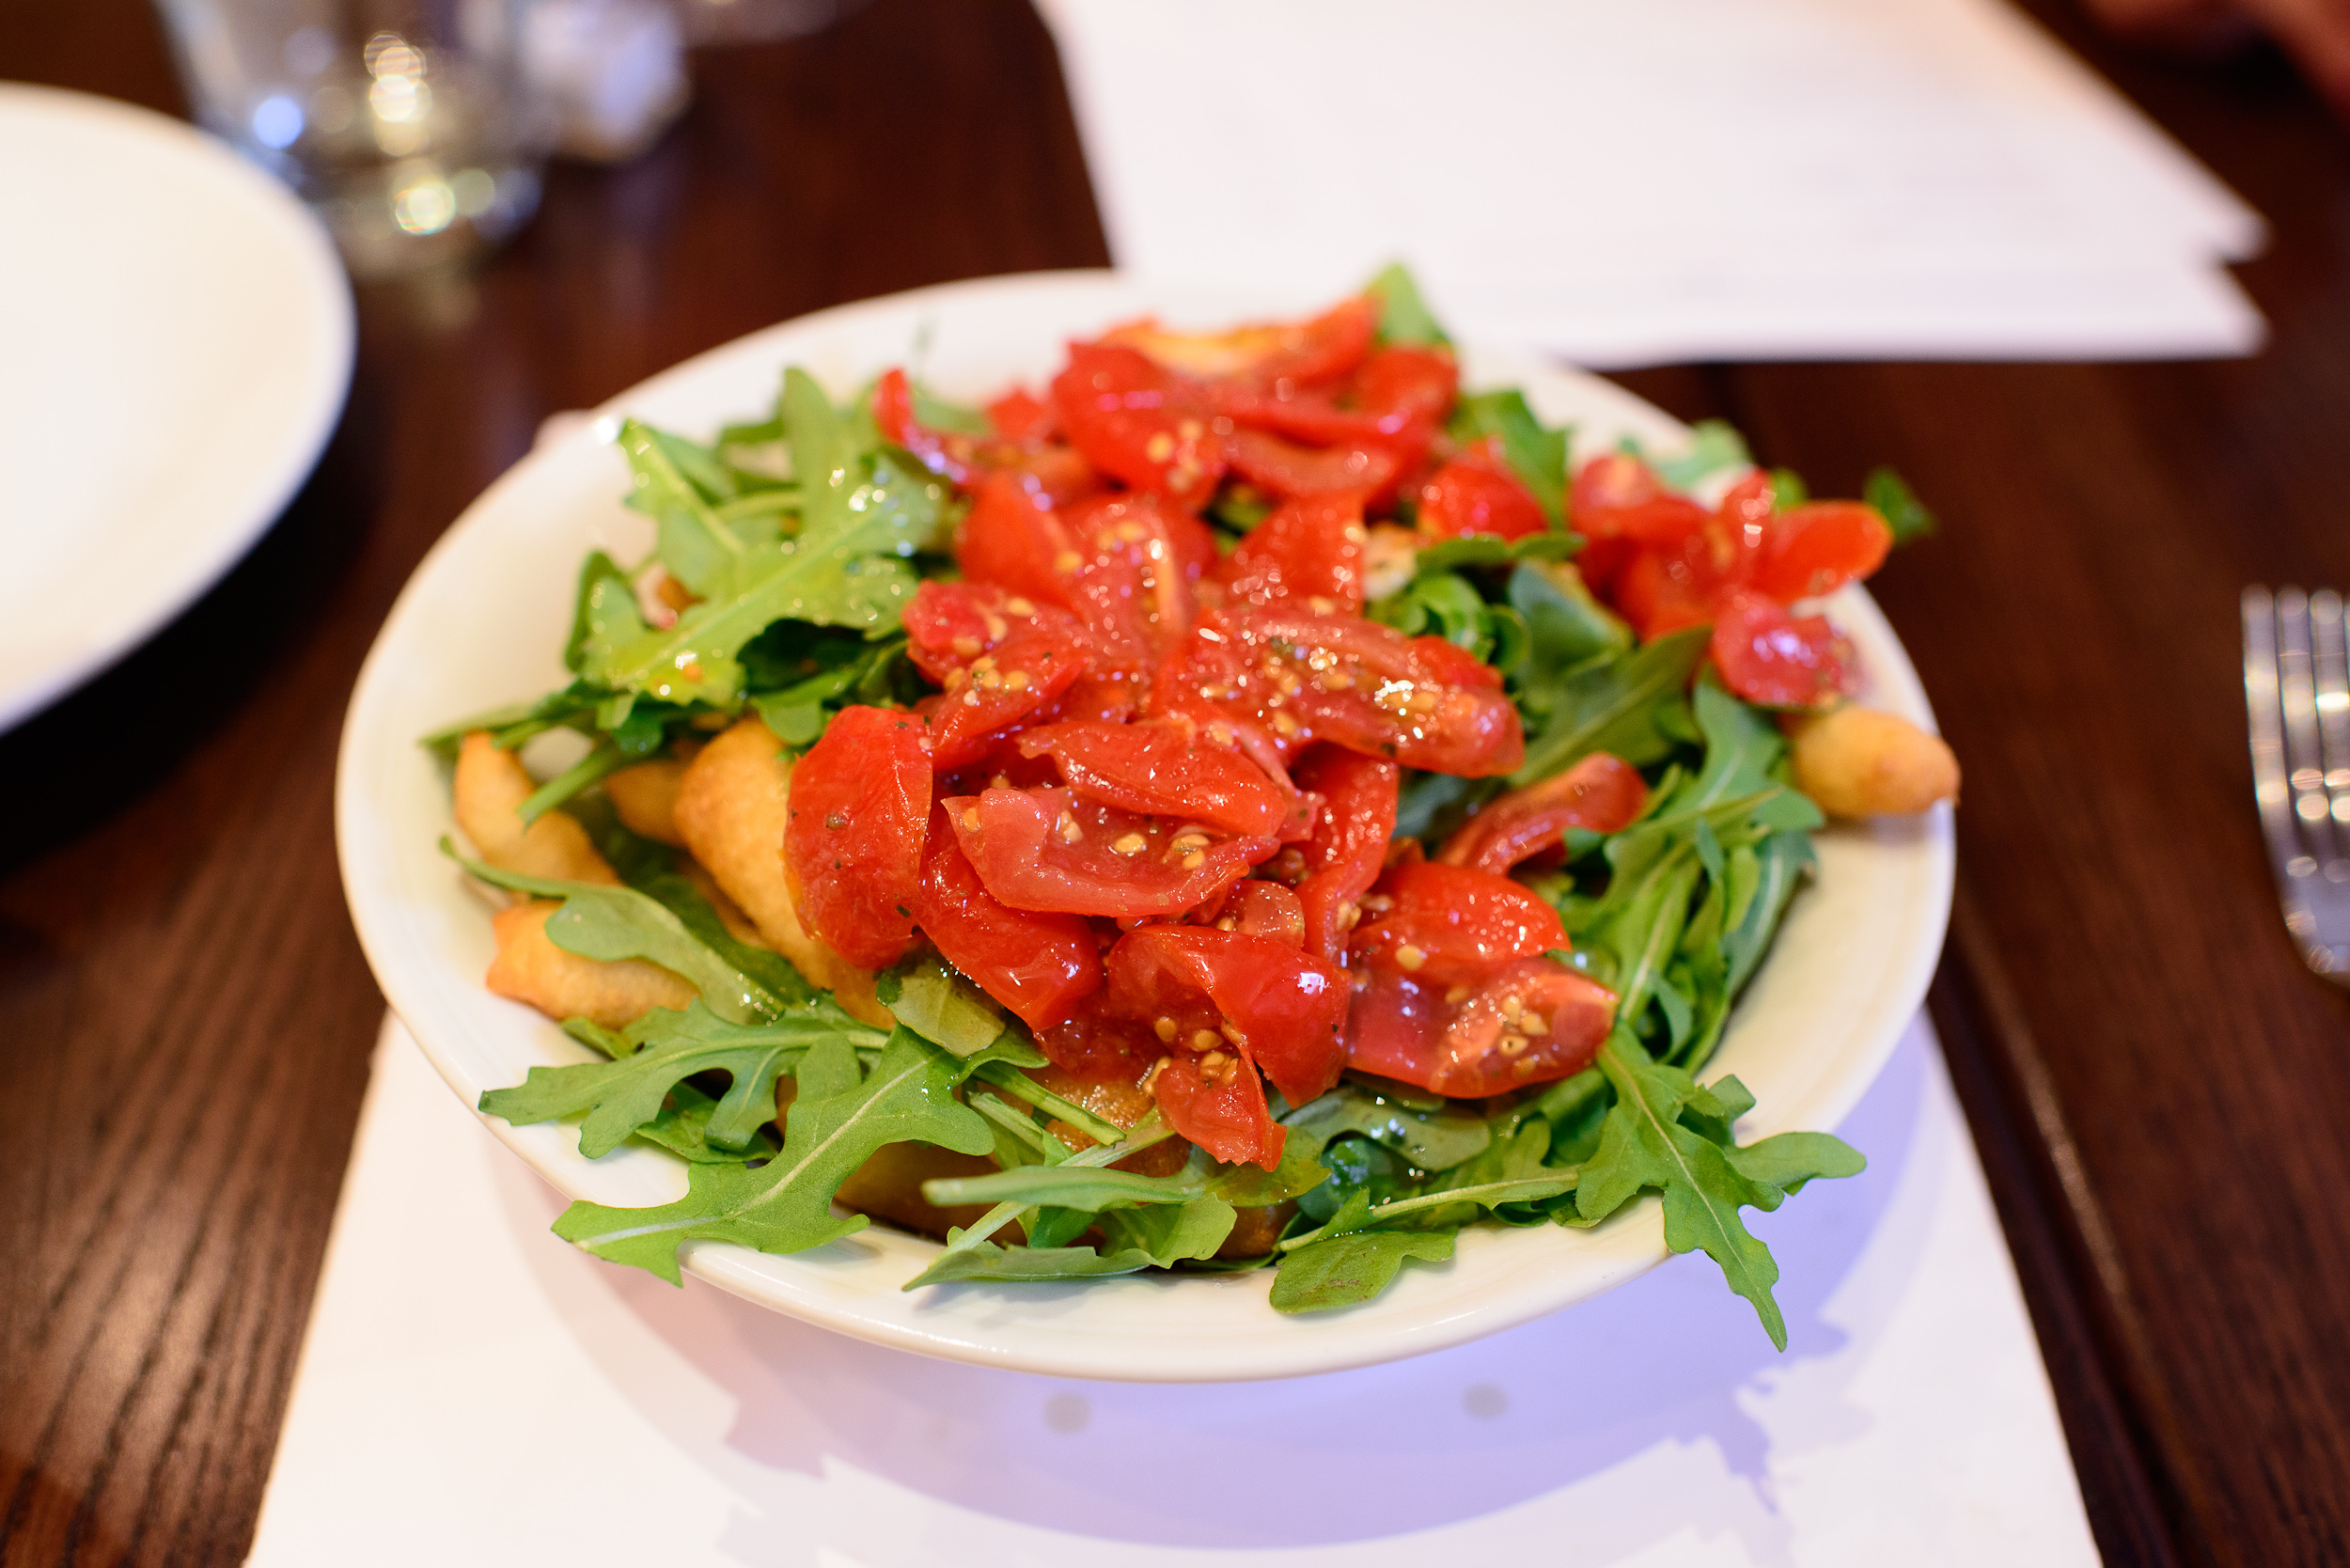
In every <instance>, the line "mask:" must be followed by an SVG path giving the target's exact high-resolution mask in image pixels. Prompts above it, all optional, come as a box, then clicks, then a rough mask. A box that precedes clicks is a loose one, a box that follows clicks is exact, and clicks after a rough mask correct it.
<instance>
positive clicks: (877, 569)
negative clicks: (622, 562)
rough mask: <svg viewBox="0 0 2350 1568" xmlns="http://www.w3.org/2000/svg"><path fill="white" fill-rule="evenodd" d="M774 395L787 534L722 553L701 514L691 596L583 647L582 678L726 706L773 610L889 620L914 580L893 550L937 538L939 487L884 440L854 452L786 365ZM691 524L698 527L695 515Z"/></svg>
mask: <svg viewBox="0 0 2350 1568" xmlns="http://www.w3.org/2000/svg"><path fill="white" fill-rule="evenodd" d="M783 403H784V416H785V423H786V427H787V429H788V431H789V432H790V437H791V451H792V464H793V473H794V475H795V477H796V478H797V480H798V483H799V492H800V506H801V524H800V531H799V534H798V537H797V538H795V539H777V540H771V541H765V542H762V543H758V544H749V545H744V546H743V547H742V548H741V549H740V550H739V551H736V552H732V553H729V552H728V551H727V550H726V549H725V546H724V544H723V542H722V541H721V539H720V536H722V535H723V536H724V537H725V538H728V539H731V538H733V535H732V534H731V533H730V532H729V531H728V529H727V526H726V525H725V524H723V523H720V522H718V521H717V520H716V518H715V517H714V516H713V517H712V518H711V519H710V523H711V527H712V529H713V530H714V531H707V532H706V537H705V536H704V535H702V534H697V535H695V536H693V537H694V539H695V544H694V546H693V548H694V549H696V550H698V551H701V552H702V554H700V555H698V556H697V557H696V558H695V560H694V563H693V564H694V565H695V567H696V569H697V571H701V570H703V569H707V571H706V574H705V575H704V579H703V580H704V582H705V584H706V585H707V587H706V596H705V597H704V599H703V600H702V602H701V603H700V604H696V605H694V606H693V607H692V608H690V609H688V610H687V611H685V613H684V614H682V615H681V616H679V617H678V619H677V623H676V624H675V625H674V626H671V627H669V628H667V629H666V630H650V631H647V632H645V633H643V634H641V635H637V636H634V637H631V638H628V639H627V640H626V641H624V642H621V643H619V644H618V645H616V646H614V647H613V648H611V649H609V650H608V651H605V652H603V655H602V656H600V657H598V656H590V657H589V658H588V659H587V663H586V665H585V666H584V670H583V673H585V674H586V675H587V677H588V678H589V679H590V680H592V681H595V682H598V683H599V684H601V685H603V686H604V687H606V688H608V689H611V690H613V691H625V692H644V693H650V695H652V696H654V697H658V698H666V699H667V700H670V701H674V702H681V703H682V702H687V701H692V700H696V699H699V700H705V701H709V702H712V703H716V704H726V703H730V702H732V701H733V700H734V699H735V698H737V697H739V696H740V695H741V694H742V691H743V689H744V670H743V666H742V664H741V662H740V661H739V660H738V659H737V658H736V656H735V655H736V654H737V653H738V652H740V651H741V650H742V649H743V647H744V645H745V644H746V643H748V642H749V641H750V640H751V639H752V638H753V637H755V636H757V635H759V634H760V633H761V632H763V631H764V630H766V628H767V627H768V626H770V625H771V624H773V623H774V622H776V621H777V620H783V619H793V620H803V621H812V622H815V623H817V624H819V625H826V626H847V627H853V628H858V629H861V630H864V631H866V632H867V633H869V634H871V635H881V634H885V633H887V632H889V631H891V630H894V629H895V628H896V626H897V624H898V616H899V612H900V611H901V609H902V608H903V606H904V604H905V602H906V601H907V600H909V599H910V598H912V597H913V594H914V590H915V588H917V587H918V586H919V583H920V579H919V578H918V576H917V574H916V572H914V569H913V568H912V567H911V566H910V565H909V564H908V563H907V561H906V560H905V559H904V557H910V556H912V555H914V554H915V553H916V552H917V550H921V549H925V548H928V547H929V546H930V545H931V544H932V543H933V542H935V541H936V539H937V538H938V535H939V530H940V526H941V525H942V523H943V522H944V520H945V518H946V515H947V499H948V498H947V491H946V488H945V487H944V486H943V485H941V484H940V483H939V482H938V481H937V480H936V479H935V478H932V477H931V476H930V475H928V474H926V473H923V472H922V471H921V470H919V469H918V468H915V467H913V466H911V465H909V464H907V463H904V462H902V461H901V459H900V458H899V457H897V456H895V455H893V454H892V453H891V452H890V451H889V450H888V449H887V448H886V447H873V448H870V450H860V449H859V448H858V447H856V446H855V444H854V441H853V439H852V435H851V431H850V427H849V424H848V422H847V421H845V420H843V419H842V418H841V417H840V416H839V415H838V413H836V412H835V411H834V409H833V407H832V404H831V403H830V402H829V401H828V400H826V399H825V397H824V394H823V389H822V388H821V387H819V386H818V385H817V384H816V383H815V382H814V381H812V380H811V379H809V378H808V376H807V374H805V373H804V372H802V371H800V370H798V369H796V368H795V369H791V370H788V371H786V372H785V375H784V393H783ZM680 484H681V487H682V491H683V492H684V493H690V490H691V487H690V486H682V480H681V481H680ZM662 504H664V505H665V506H666V505H672V504H674V505H675V506H676V507H678V508H680V509H682V510H683V511H685V512H687V513H691V511H692V508H691V507H690V506H687V505H686V504H685V500H684V495H683V494H681V493H680V489H679V488H678V487H672V488H670V489H666V490H664V491H663V492H662ZM696 504H699V503H698V498H696ZM702 510H704V511H707V510H708V509H707V507H706V505H705V506H703V508H702ZM695 522H696V525H697V527H698V526H699V518H698V516H697V517H696V519H695ZM681 526H682V525H681ZM737 543H740V541H737ZM721 557H724V558H723V560H722V559H721ZM673 570H674V569H673ZM688 586H689V587H690V586H692V585H691V584H689V585H688Z"/></svg>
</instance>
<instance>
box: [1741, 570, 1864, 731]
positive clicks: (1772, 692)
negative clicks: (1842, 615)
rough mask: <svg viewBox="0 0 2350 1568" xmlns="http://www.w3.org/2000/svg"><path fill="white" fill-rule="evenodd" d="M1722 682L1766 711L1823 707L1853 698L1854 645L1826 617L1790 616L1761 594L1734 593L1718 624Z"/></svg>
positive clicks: (1745, 590)
mask: <svg viewBox="0 0 2350 1568" xmlns="http://www.w3.org/2000/svg"><path fill="white" fill-rule="evenodd" d="M1713 653H1714V663H1715V664H1716V666H1719V667H1720V669H1721V672H1722V681H1723V683H1724V684H1726V685H1728V686H1729V687H1730V689H1731V691H1733V692H1735V693H1736V694H1737V695H1738V696H1740V697H1743V698H1746V699H1747V701H1748V702H1754V703H1759V704H1761V705H1762V706H1763V707H1765V708H1822V707H1826V706H1828V705H1830V704H1832V703H1834V702H1835V701H1836V699H1837V698H1840V697H1843V696H1846V695H1849V693H1850V692H1851V691H1852V689H1853V687H1854V684H1855V682H1854V681H1853V678H1852V674H1851V669H1852V645H1851V644H1850V643H1848V642H1846V641H1845V640H1844V638H1843V636H1842V635H1841V634H1840V633H1838V631H1837V630H1836V628H1835V627H1833V626H1831V625H1829V624H1828V621H1827V618H1826V617H1825V616H1816V615H1810V616H1804V617H1801V618H1800V619H1798V618H1796V617H1794V616H1791V615H1789V614H1788V613H1787V611H1786V609H1785V608H1784V607H1782V606H1781V605H1779V604H1775V603H1773V602H1772V601H1771V600H1769V599H1766V598H1764V597H1763V595H1761V594H1759V593H1753V592H1749V591H1747V589H1744V588H1734V589H1732V590H1731V592H1730V593H1729V594H1728V595H1727V596H1726V597H1725V598H1724V600H1723V602H1722V604H1721V607H1720V611H1719V614H1718V616H1717V617H1716V619H1715V622H1714V640H1713Z"/></svg>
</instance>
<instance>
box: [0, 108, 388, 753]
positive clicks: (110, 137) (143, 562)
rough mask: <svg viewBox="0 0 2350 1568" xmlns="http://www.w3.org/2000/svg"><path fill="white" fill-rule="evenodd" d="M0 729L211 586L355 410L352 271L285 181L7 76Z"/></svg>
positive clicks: (1, 141) (134, 112)
mask: <svg viewBox="0 0 2350 1568" xmlns="http://www.w3.org/2000/svg"><path fill="white" fill-rule="evenodd" d="M0 212H6V213H8V219H7V236H8V237H7V239H6V240H5V242H0V473H5V474H6V475H7V476H8V498H7V500H6V501H5V502H0V557H5V558H6V559H7V560H8V582H9V585H10V592H9V594H8V613H7V614H6V615H5V616H0V729H5V728H7V727H8V725H11V724H13V723H15V722H16V721H17V720H19V719H21V718H24V716H26V715H27V714H29V713H33V712H34V711H35V710H36V709H39V707H41V706H42V705H43V704H45V703H47V702H48V701H49V700H50V699H51V698H55V697H56V696H57V695H58V694H59V693H61V692H64V691H66V690H67V689H69V688H70V687H71V686H73V685H74V684H75V683H76V682H80V681H81V680H82V679H83V678H84V677H86V676H87V675H89V674H91V673H92V672H94V671H96V670H97V669H99V668H101V667H102V666H104V665H106V664H108V663H109V662H111V661H112V660H113V659H115V658H116V657H117V656H118V655H119V654H121V653H122V652H124V651H127V650H128V649H130V648H131V647H132V646H133V645H134V644H135V643H137V642H138V641H139V640H140V639H141V638H143V637H145V636H146V635H148V634H149V633H150V632H152V631H154V630H155V629H156V628H157V627H159V626H161V625H162V624H163V623H164V621H166V620H168V619H170V618H171V617H172V616H173V615H174V614H175V613H176V612H178V611H179V610H180V608H182V607H183V606H184V605H186V604H188V603H189V602H190V601H191V600H193V599H195V598H196V596H197V595H198V594H200V593H202V592H203V591H204V590H205V589H206V588H210V587H211V585H212V583H213V582H214V581H215V580H216V579H217V578H218V577H219V576H220V575H221V574H222V573H223V572H226V571H227V569H228V567H229V565H230V564H231V563H232V562H234V561H235V560H236V559H237V558H238V557H240V556H242V555H243V554H244V552H245V550H246V549H247V548H248V547H250V546H251V544H252V543H253V541H255V540H256V539H258V538H259V537H260V535H261V533H262V531H263V530H264V529H266V528H267V527H268V526H269V525H270V524H271V523H272V522H273V521H274V520H275V518H276V516H277V514H278V512H279V511H280V510H282V509H283V508H284V507H285V504H286V502H287V501H288V500H289V499H290V498H291V497H292V495H293V493H294V491H295V489H296V488H297V487H298V486H299V485H300V484H301V482H302V480H303V478H304V477H305V475H307V474H308V473H309V471H310V468H311V465H312V464H313V463H316V462H317V461H318V455H319V450H320V448H321V447H323V446H324V445H325V442H326V438H327V435H328V433H329V432H330V431H333V429H334V428H335V420H336V416H337V415H338V414H340V413H341V411H342V404H343V394H344V391H345V389H346V388H347V387H348V386H349V384H350V381H351V356H352V311H351V290H350V286H349V285H348V284H347V283H346V282H345V281H344V279H343V270H342V264H341V263H340V262H339V261H337V259H336V258H335V247H334V245H333V244H332V243H331V242H329V241H328V239H327V237H326V235H325V232H324V231H323V230H322V229H321V228H320V227H319V226H318V224H317V223H316V222H315V221H314V220H313V219H312V218H311V216H310V214H309V212H308V211H307V210H306V209H305V208H304V207H303V205H302V204H301V203H300V202H299V201H297V200H295V199H294V197H293V196H291V195H290V194H289V193H288V192H287V191H286V190H285V188H284V187H282V186H280V185H279V184H278V183H277V182H276V181H274V180H271V179H270V178H269V177H268V176H267V175H265V174H263V173H261V172H260V171H259V170H258V169H256V168H254V167H253V166H252V165H249V164H246V163H245V162H244V161H243V160H242V159H240V158H239V157H238V156H237V155H236V154H235V153H233V152H231V151H229V150H228V149H227V148H225V147H223V146H222V145H221V144H220V143H218V142H215V141H213V140H211V138H210V137H207V136H205V135H203V134H201V133H198V132H196V131H193V130H191V129H189V128H188V127H187V126H185V125H183V124H181V123H180V122H179V121H178V120H175V119H166V118H164V117H163V116H162V115H157V114H151V113H149V111H147V110H145V109H136V108H133V107H132V106H131V105H129V104H127V103H117V102H112V101H110V100H107V99H102V98H92V97H88V96H86V95H85V94H82V93H71V92H60V91H58V90H56V89H55V88H50V87H33V86H18V85H13V84H0Z"/></svg>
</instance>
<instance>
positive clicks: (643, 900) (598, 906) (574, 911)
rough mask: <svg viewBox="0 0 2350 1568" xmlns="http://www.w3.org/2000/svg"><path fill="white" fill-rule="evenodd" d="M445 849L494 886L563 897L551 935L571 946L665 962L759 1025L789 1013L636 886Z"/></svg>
mask: <svg viewBox="0 0 2350 1568" xmlns="http://www.w3.org/2000/svg"><path fill="white" fill-rule="evenodd" d="M441 853H442V854H444V855H447V856H448V857H449V858H450V859H452V860H454V861H456V862H457V863H458V864H459V865H460V866H462V867H463V868H464V869H465V870H467V871H468V872H470V873H471V874H472V875H474V876H477V877H479V878H480V879H481V880H482V881H484V882H486V883H489V884H490V885H491V886H494V887H506V888H510V889H511V890H513V891H515V892H518V893H529V894H532V895H534V896H536V897H538V898H542V899H561V900H562V901H563V907H562V908H560V909H558V910H556V912H555V913H554V914H553V915H551V916H549V917H547V939H548V940H549V941H551V942H553V943H554V944H555V945H556V947H558V948H561V949H563V950H564V951H566V952H573V953H577V954H579V956H580V957H582V958H601V959H619V958H641V959H646V960H649V961H650V962H651V963H654V964H660V965H661V966H662V967H663V968H665V969H668V970H671V971H673V972H674V973H676V974H679V975H682V976H683V977H684V978H685V979H686V980H690V981H692V982H693V984H694V985H695V986H696V988H697V989H698V990H699V991H700V992H701V994H702V999H703V1000H704V1001H706V1002H708V1003H709V1004H710V1006H711V1010H712V1011H714V1012H716V1013H717V1014H718V1015H719V1016H720V1017H722V1018H725V1019H727V1020H728V1021H729V1022H730V1023H736V1024H748V1023H755V1022H758V1021H760V1020H761V1019H766V1018H774V1017H777V1016H779V1015H781V1014H782V1013H783V1011H785V1008H786V1003H785V1001H784V999H783V997H782V996H778V995H776V992H775V991H774V990H772V989H770V988H769V987H768V986H767V985H766V984H765V983H763V982H762V981H760V980H756V979H754V978H753V977H751V976H750V975H748V974H745V973H744V971H743V970H742V969H741V968H739V967H737V966H736V965H735V964H732V963H729V961H728V960H727V959H725V958H723V957H721V956H720V955H719V954H718V953H717V952H716V951H715V950H713V949H712V948H711V946H710V945H709V944H708V943H706V942H704V941H703V940H701V938H699V937H698V936H697V935H696V934H695V933H694V932H693V931H692V930H691V929H689V928H688V927H687V925H686V923H685V922H684V921H683V920H682V919H681V918H680V917H678V915H677V913H676V912H675V911H673V910H671V909H669V908H668V907H667V906H666V905H665V904H663V903H661V902H658V901H656V900H654V899H653V898H651V897H650V896H649V895H647V894H644V893H640V892H638V891H637V890H636V889H635V888H634V887H612V886H603V885H601V884H597V883H588V882H558V881H556V880H555V879H553V878H551V877H538V876H524V875H522V874H521V873H519V872H516V871H505V870H498V869H497V868H496V867H494V866H485V865H483V864H481V863H480V862H479V861H476V860H468V859H466V858H465V857H464V856H463V855H459V854H458V853H457V846H456V845H454V844H453V843H451V842H450V841H449V840H448V839H442V840H441ZM713 919H715V916H714V915H713Z"/></svg>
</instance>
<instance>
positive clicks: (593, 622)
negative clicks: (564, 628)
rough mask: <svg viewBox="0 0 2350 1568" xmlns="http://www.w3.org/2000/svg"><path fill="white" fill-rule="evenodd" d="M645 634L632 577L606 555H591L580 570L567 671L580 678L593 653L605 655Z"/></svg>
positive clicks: (566, 647) (598, 552)
mask: <svg viewBox="0 0 2350 1568" xmlns="http://www.w3.org/2000/svg"><path fill="white" fill-rule="evenodd" d="M644 630H645V618H644V616H643V615H642V614H640V613H639V612H638V610H637V608H636V589H635V587H634V586H633V585H632V584H631V583H630V582H629V580H628V573H627V572H622V571H621V570H620V565H619V562H618V561H616V560H614V559H613V558H612V557H609V556H607V555H605V554H604V553H603V551H601V550H593V551H590V552H588V555H587V560H586V561H584V562H582V563H581V565H580V568H579V593H578V597H577V601H576V604H575V605H574V607H573V609H572V635H571V636H570V638H569V639H568V640H566V641H565V643H564V644H563V667H564V668H566V669H568V670H570V671H572V673H573V674H574V675H576V674H577V673H578V672H579V670H580V669H581V667H582V666H585V665H586V664H587V656H588V654H589V652H590V651H597V652H602V651H604V650H606V649H609V648H611V647H612V646H613V645H614V644H615V643H618V642H624V641H626V640H627V639H628V638H630V637H633V636H637V635H642V633H643V632H644Z"/></svg>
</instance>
